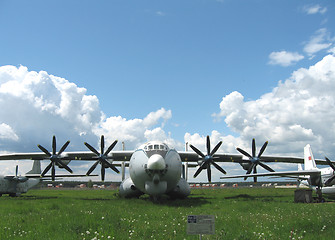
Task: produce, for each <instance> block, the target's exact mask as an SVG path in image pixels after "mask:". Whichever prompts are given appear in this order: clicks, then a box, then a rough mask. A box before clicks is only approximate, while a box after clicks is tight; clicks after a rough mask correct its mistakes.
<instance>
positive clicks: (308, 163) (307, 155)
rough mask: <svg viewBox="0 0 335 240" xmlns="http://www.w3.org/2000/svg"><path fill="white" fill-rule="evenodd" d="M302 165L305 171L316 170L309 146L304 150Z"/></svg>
mask: <svg viewBox="0 0 335 240" xmlns="http://www.w3.org/2000/svg"><path fill="white" fill-rule="evenodd" d="M304 165H305V170H312V169H317V167H316V164H315V160H314V156H313V152H312V148H311V146H310V145H309V144H307V145H306V146H305V148H304Z"/></svg>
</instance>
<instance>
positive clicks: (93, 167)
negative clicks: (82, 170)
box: [86, 160, 99, 175]
mask: <svg viewBox="0 0 335 240" xmlns="http://www.w3.org/2000/svg"><path fill="white" fill-rule="evenodd" d="M98 164H99V160H98V161H96V162H95V163H94V164H93V165H92V167H91V168H90V169H89V170H88V171H87V173H86V175H90V174H91V173H92V172H93V170H94V169H95V168H96V167H97V165H98Z"/></svg>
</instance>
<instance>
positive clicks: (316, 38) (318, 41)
mask: <svg viewBox="0 0 335 240" xmlns="http://www.w3.org/2000/svg"><path fill="white" fill-rule="evenodd" d="M329 35H330V34H329V32H328V31H327V29H325V28H321V29H319V30H318V31H316V32H315V34H314V35H313V36H312V37H311V38H310V40H309V42H307V43H306V44H305V46H304V52H306V53H307V54H308V56H310V57H311V58H313V57H314V55H315V54H316V53H317V52H319V51H321V50H325V49H327V48H329V47H331V46H332V42H333V40H332V39H331V38H330V36H329Z"/></svg>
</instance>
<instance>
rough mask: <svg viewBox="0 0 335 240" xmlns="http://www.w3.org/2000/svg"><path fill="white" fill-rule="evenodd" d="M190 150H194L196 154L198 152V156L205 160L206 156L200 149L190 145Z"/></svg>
mask: <svg viewBox="0 0 335 240" xmlns="http://www.w3.org/2000/svg"><path fill="white" fill-rule="evenodd" d="M190 148H192V149H193V151H195V152H196V153H197V154H198V155H200V156H201V157H202V158H205V155H204V154H203V153H202V152H200V150H199V149H197V148H196V147H194V146H193V145H192V144H191V145H190Z"/></svg>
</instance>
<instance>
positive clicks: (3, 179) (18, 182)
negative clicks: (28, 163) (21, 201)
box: [0, 161, 41, 197]
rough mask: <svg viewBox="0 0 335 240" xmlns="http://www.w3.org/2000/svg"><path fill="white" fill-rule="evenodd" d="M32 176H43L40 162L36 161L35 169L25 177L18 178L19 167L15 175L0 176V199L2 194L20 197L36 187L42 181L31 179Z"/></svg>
mask: <svg viewBox="0 0 335 240" xmlns="http://www.w3.org/2000/svg"><path fill="white" fill-rule="evenodd" d="M31 174H32V175H35V174H41V164H40V161H34V163H33V168H32V169H31V170H30V171H29V172H27V173H26V175H25V176H18V166H16V170H15V175H13V176H0V197H1V196H2V194H9V196H11V197H18V196H20V195H21V193H26V192H27V191H28V190H29V189H30V188H32V187H34V186H36V185H37V184H38V183H39V182H40V179H36V178H31ZM29 175H30V176H29Z"/></svg>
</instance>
